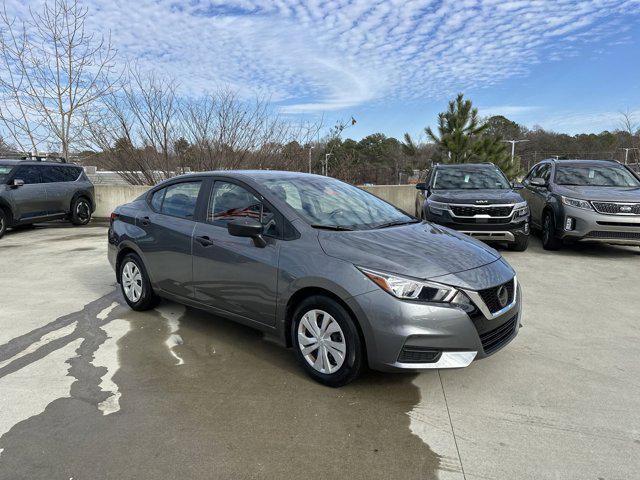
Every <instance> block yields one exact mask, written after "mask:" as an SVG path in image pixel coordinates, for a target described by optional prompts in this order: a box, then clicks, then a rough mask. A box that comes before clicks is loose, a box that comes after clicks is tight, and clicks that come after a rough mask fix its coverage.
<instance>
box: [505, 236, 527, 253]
mask: <svg viewBox="0 0 640 480" xmlns="http://www.w3.org/2000/svg"><path fill="white" fill-rule="evenodd" d="M528 246H529V235H517V236H516V241H515V242H514V243H510V244H509V250H513V251H514V252H524V251H525V250H526V249H527V247H528Z"/></svg>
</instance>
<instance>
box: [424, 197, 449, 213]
mask: <svg viewBox="0 0 640 480" xmlns="http://www.w3.org/2000/svg"><path fill="white" fill-rule="evenodd" d="M427 205H428V206H429V211H430V212H431V213H433V214H435V215H442V214H443V213H444V212H446V211H447V210H449V205H447V204H446V203H440V202H433V201H430V200H427Z"/></svg>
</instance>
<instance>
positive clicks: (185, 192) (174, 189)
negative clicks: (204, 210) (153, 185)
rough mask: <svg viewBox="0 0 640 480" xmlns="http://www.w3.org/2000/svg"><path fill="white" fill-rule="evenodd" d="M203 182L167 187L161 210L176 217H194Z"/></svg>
mask: <svg viewBox="0 0 640 480" xmlns="http://www.w3.org/2000/svg"><path fill="white" fill-rule="evenodd" d="M201 184H202V182H184V183H177V184H175V185H171V186H169V187H167V188H166V189H165V190H166V191H165V193H164V199H163V201H162V207H161V209H160V211H161V212H162V213H164V214H166V215H171V216H174V217H180V218H186V219H193V216H194V215H195V212H196V203H197V202H198V194H199V193H200V186H201ZM154 196H155V195H154ZM153 200H154V199H152V204H153Z"/></svg>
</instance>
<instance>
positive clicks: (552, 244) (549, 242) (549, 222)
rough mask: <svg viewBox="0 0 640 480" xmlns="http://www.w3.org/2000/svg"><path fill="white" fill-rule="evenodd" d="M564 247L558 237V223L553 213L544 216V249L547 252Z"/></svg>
mask: <svg viewBox="0 0 640 480" xmlns="http://www.w3.org/2000/svg"><path fill="white" fill-rule="evenodd" d="M561 246H562V240H560V239H559V238H557V237H556V221H555V219H554V218H553V214H552V213H551V212H547V213H545V215H544V219H543V221H542V248H544V249H545V250H558V249H559V248H560V247H561Z"/></svg>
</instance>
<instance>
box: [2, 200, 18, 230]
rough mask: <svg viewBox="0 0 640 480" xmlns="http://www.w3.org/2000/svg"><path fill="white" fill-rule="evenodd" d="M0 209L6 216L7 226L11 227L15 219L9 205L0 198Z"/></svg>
mask: <svg viewBox="0 0 640 480" xmlns="http://www.w3.org/2000/svg"><path fill="white" fill-rule="evenodd" d="M0 209H1V210H2V211H3V212H4V213H5V214H6V215H7V226H11V225H12V224H13V221H14V218H15V217H14V215H13V209H12V208H11V205H10V204H9V202H7V201H6V200H4V199H2V198H0Z"/></svg>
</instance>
